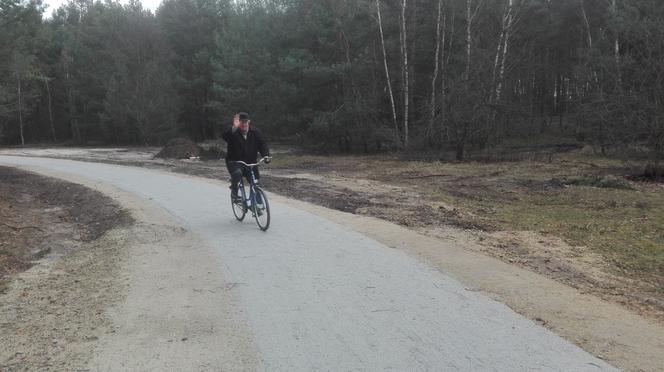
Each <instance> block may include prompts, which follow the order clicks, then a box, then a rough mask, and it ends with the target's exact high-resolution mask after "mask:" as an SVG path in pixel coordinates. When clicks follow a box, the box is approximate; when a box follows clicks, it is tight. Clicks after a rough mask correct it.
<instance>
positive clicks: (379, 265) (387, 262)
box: [0, 156, 613, 371]
mask: <svg viewBox="0 0 664 372" xmlns="http://www.w3.org/2000/svg"><path fill="white" fill-rule="evenodd" d="M0 165H11V166H17V167H27V168H30V169H35V168H40V169H47V170H49V171H50V172H55V173H57V174H59V175H62V176H63V177H66V175H67V174H71V175H72V176H75V177H83V178H86V179H89V180H92V181H94V182H99V183H103V184H108V185H112V186H114V187H117V188H119V189H121V190H124V191H125V192H128V193H131V194H134V195H136V196H138V197H140V198H143V199H146V200H148V201H149V202H150V203H152V204H154V205H157V206H158V207H160V208H162V209H163V210H165V211H167V212H168V213H169V214H170V215H171V216H172V217H173V218H174V219H175V220H177V221H178V223H179V224H180V225H181V226H182V227H184V228H186V229H188V230H189V231H190V232H191V233H192V234H194V235H196V236H197V238H198V239H200V240H201V241H203V242H205V244H209V245H210V247H212V250H211V252H213V253H212V254H211V257H209V260H210V261H211V262H214V263H215V265H218V266H219V267H220V268H221V270H220V272H221V273H222V274H221V275H223V276H224V280H225V282H226V283H233V285H234V287H235V289H237V291H238V293H239V298H240V300H239V304H238V305H237V306H241V307H242V311H243V313H244V316H245V317H246V321H247V322H248V325H249V333H250V337H251V338H252V341H253V343H254V344H255V345H256V348H257V353H258V354H259V355H257V356H256V357H257V359H258V366H259V369H261V370H266V371H286V370H288V371H314V370H317V371H318V370H338V371H351V370H352V371H357V370H371V371H378V370H380V371H384V370H394V371H406V370H408V371H452V370H454V371H480V370H482V371H534V370H546V371H600V370H612V369H613V368H612V367H611V366H609V365H608V364H606V363H605V362H603V361H601V360H599V359H597V358H595V357H593V356H591V355H589V354H588V353H586V352H584V351H583V350H581V349H580V348H578V347H577V346H575V345H573V344H571V343H569V342H567V341H565V340H563V339H562V338H560V337H558V336H556V335H554V334H553V333H551V332H550V331H548V330H546V329H545V328H543V327H541V326H539V325H537V324H535V323H533V322H532V321H530V320H528V319H526V318H524V317H522V316H520V315H518V314H516V313H515V312H513V311H512V310H511V309H509V308H508V307H506V306H505V305H503V304H501V303H498V302H496V301H494V300H491V299H489V298H488V297H486V296H484V295H482V294H481V293H478V292H474V291H470V290H468V289H466V288H465V287H464V285H463V284H461V283H459V282H458V281H457V280H455V279H453V278H451V277H449V276H447V275H445V274H444V273H441V272H439V271H436V270H434V269H432V268H430V267H427V266H426V265H424V264H423V263H421V262H419V261H417V260H416V259H415V258H412V257H410V256H408V255H407V254H405V253H403V252H401V251H399V250H396V249H391V248H388V247H386V246H384V245H381V244H379V243H377V242H376V241H374V240H372V239H369V238H367V237H365V236H363V235H360V234H358V233H356V232H353V231H351V230H350V229H347V228H344V227H343V226H340V225H338V224H335V223H332V222H330V221H328V220H326V219H323V218H320V217H318V216H316V215H313V214H311V213H308V212H305V211H302V210H299V209H296V208H293V207H290V206H289V205H288V204H287V203H286V204H284V203H278V202H272V209H273V221H272V226H271V228H270V230H269V231H268V232H267V233H263V232H261V231H259V230H258V228H257V227H256V225H255V223H254V222H253V220H249V219H247V220H246V221H245V222H244V223H238V222H237V221H235V219H234V218H233V215H232V212H231V210H230V206H229V203H228V199H229V196H228V187H227V186H226V185H225V183H224V182H220V183H218V184H217V183H214V182H210V181H209V180H203V179H198V178H194V177H188V176H181V175H177V174H172V173H164V172H159V171H154V170H146V169H142V168H133V167H126V166H116V165H107V164H97V163H86V162H76V161H69V160H57V159H43V158H22V157H11V156H0ZM214 295H215V294H213V293H211V294H210V296H214ZM125 367H128V366H125Z"/></svg>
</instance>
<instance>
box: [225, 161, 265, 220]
mask: <svg viewBox="0 0 664 372" xmlns="http://www.w3.org/2000/svg"><path fill="white" fill-rule="evenodd" d="M267 159H270V160H271V159H272V158H271V157H269V156H265V157H263V158H262V159H261V160H259V161H258V163H256V164H247V163H245V162H243V161H232V162H231V163H236V164H240V165H242V166H244V167H246V168H249V170H250V174H251V177H250V178H249V179H248V181H249V195H248V196H247V191H246V190H245V184H244V178H245V177H244V174H243V176H242V178H241V179H240V183H238V196H240V198H239V199H237V200H234V199H233V195H232V194H231V206H232V208H233V214H234V215H235V218H236V219H237V220H238V221H242V220H244V217H245V216H246V215H247V212H248V211H251V213H252V215H253V217H254V218H255V219H256V223H257V224H258V227H259V228H260V229H261V230H262V231H267V229H268V228H269V227H270V204H269V203H268V201H267V197H266V196H265V192H264V191H263V190H262V189H261V187H260V186H259V185H258V181H257V180H256V174H255V172H254V168H256V167H257V166H259V165H260V164H261V163H263V162H265V160H267Z"/></svg>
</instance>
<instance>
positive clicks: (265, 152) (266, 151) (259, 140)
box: [256, 131, 270, 156]
mask: <svg viewBox="0 0 664 372" xmlns="http://www.w3.org/2000/svg"><path fill="white" fill-rule="evenodd" d="M256 144H257V145H258V152H260V153H261V156H270V148H269V147H268V146H267V142H265V140H264V139H263V134H262V133H261V132H259V131H256Z"/></svg>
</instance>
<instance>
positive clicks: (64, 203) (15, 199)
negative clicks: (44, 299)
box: [0, 167, 131, 288]
mask: <svg viewBox="0 0 664 372" xmlns="http://www.w3.org/2000/svg"><path fill="white" fill-rule="evenodd" d="M130 220H131V219H130V217H129V215H128V214H127V213H126V212H123V211H122V210H121V209H120V208H119V207H118V206H117V205H116V204H115V203H114V202H113V201H112V200H111V199H109V198H107V197H104V196H103V195H101V194H99V193H96V192H94V191H92V190H90V189H87V188H85V187H82V186H79V185H74V184H69V183H65V182H62V181H59V180H55V179H51V178H45V177H41V176H37V175H34V174H31V173H28V172H23V171H19V170H16V169H13V168H7V167H0V288H2V287H6V283H7V282H8V281H9V280H10V279H11V277H12V276H13V275H15V274H16V273H18V272H21V271H23V270H26V269H28V268H29V267H30V266H32V264H33V263H34V261H35V260H38V259H40V258H43V257H44V256H46V255H48V254H50V253H53V254H56V255H62V254H65V253H67V252H68V249H67V247H65V246H62V244H60V242H59V241H60V240H62V238H73V239H74V240H78V241H81V242H90V241H93V240H95V239H97V238H99V237H100V236H101V235H103V234H104V233H105V232H106V231H108V230H110V229H111V228H113V227H115V226H118V225H121V224H126V223H128V222H130Z"/></svg>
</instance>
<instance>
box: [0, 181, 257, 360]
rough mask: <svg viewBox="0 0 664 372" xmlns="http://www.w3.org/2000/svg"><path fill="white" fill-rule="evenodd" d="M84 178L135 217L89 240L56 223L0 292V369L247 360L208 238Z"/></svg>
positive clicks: (236, 311) (249, 348) (238, 319)
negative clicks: (44, 250) (42, 252)
mask: <svg viewBox="0 0 664 372" xmlns="http://www.w3.org/2000/svg"><path fill="white" fill-rule="evenodd" d="M44 173H46V174H48V175H53V174H49V172H44ZM33 177H34V176H33ZM35 178H36V177H35ZM66 178H67V179H68V180H69V181H75V180H74V179H73V177H71V176H68V177H66ZM46 180H47V181H45V182H46V183H47V184H49V185H50V186H51V188H50V189H49V190H43V191H48V192H51V193H53V187H52V186H53V182H52V181H48V179H46ZM58 183H59V184H61V182H59V181H58ZM87 184H88V186H90V187H91V188H94V189H95V190H98V191H102V192H103V193H104V194H105V195H109V196H111V197H112V198H113V199H115V200H116V201H118V202H119V203H120V204H122V205H124V206H127V207H128V208H129V211H130V212H131V215H132V216H133V217H134V219H135V220H136V221H139V222H138V223H135V224H133V225H131V226H126V225H121V226H118V227H115V228H113V229H111V230H110V231H106V232H104V233H103V234H102V235H101V236H96V237H95V238H94V239H88V240H81V239H80V234H81V231H80V229H76V228H75V227H73V226H71V225H67V226H69V228H68V229H65V228H64V227H63V224H59V225H58V227H59V231H58V234H57V235H56V236H55V237H53V238H52V239H47V240H45V241H44V242H46V243H49V244H50V245H49V247H50V248H51V249H50V251H51V254H49V255H47V256H46V257H45V258H43V259H42V260H40V261H38V262H37V264H36V265H35V266H33V267H32V268H30V269H28V270H27V271H25V272H23V273H20V274H16V275H15V276H14V278H13V281H11V282H10V284H9V285H8V288H7V290H6V293H4V294H2V295H0V330H1V332H0V333H1V334H2V337H0V370H2V371H33V370H43V371H47V370H57V371H65V370H67V371H71V370H95V371H117V370H253V369H255V368H256V367H255V366H256V363H257V362H256V359H255V355H256V352H255V348H254V346H253V344H252V341H251V338H250V337H249V336H248V334H249V333H248V331H247V329H246V322H245V320H244V316H243V314H242V310H241V309H240V308H238V307H237V296H236V294H235V293H234V291H233V288H234V287H235V286H234V285H233V284H232V283H226V282H224V281H223V276H222V275H221V274H220V273H219V263H218V262H216V261H214V260H210V252H209V249H210V247H209V246H208V245H206V244H203V243H202V242H201V241H200V240H198V239H197V238H196V237H195V236H193V235H192V234H191V233H189V232H187V231H186V230H184V229H183V228H182V227H180V226H179V224H178V223H177V222H176V221H174V220H173V219H172V218H171V217H170V216H168V214H165V213H164V212H163V211H162V210H160V209H158V208H155V207H154V206H151V205H149V204H147V203H145V201H143V200H142V199H139V198H136V197H135V196H132V195H130V194H127V193H123V192H121V191H119V190H118V189H116V188H114V187H112V186H107V185H99V184H95V183H90V182H87ZM75 187H77V188H79V187H80V186H78V185H76V186H75ZM79 191H80V190H79ZM88 194H94V192H88ZM97 194H99V193H97ZM99 195H100V196H101V194H99ZM105 198H106V197H101V199H102V200H104V199H105ZM88 199H93V198H92V197H89V198H88ZM78 207H79V210H80V209H83V210H85V208H84V207H82V206H81V205H78ZM65 227H66V226H65ZM44 242H42V244H44ZM55 245H57V247H56V246H55Z"/></svg>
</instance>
